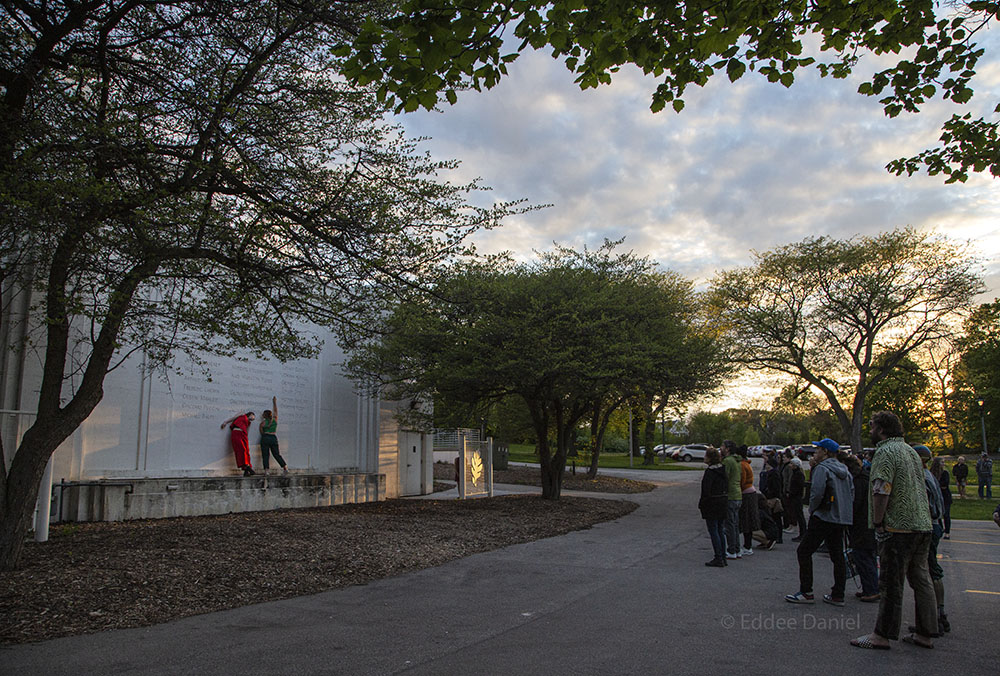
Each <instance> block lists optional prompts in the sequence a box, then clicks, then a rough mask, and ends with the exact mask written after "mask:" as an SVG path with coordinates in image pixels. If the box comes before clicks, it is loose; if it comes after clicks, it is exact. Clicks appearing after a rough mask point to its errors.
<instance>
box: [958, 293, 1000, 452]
mask: <svg viewBox="0 0 1000 676" xmlns="http://www.w3.org/2000/svg"><path fill="white" fill-rule="evenodd" d="M956 347H957V349H958V350H959V354H960V358H959V363H958V366H957V368H956V369H955V388H954V391H953V392H952V393H951V398H950V403H951V405H952V407H953V412H954V416H955V417H956V418H958V420H959V427H960V429H961V435H962V440H963V441H964V444H965V446H966V447H967V448H974V449H982V447H983V430H985V434H986V438H987V442H986V447H987V449H989V448H990V447H991V446H994V445H995V444H996V443H997V440H998V439H1000V301H993V302H991V303H983V304H982V305H980V306H978V307H976V308H975V310H973V312H972V313H971V314H970V315H969V317H968V318H967V320H966V321H965V324H964V333H963V335H962V336H961V337H960V338H959V339H958V340H957V341H956ZM980 402H982V403H981V404H980Z"/></svg>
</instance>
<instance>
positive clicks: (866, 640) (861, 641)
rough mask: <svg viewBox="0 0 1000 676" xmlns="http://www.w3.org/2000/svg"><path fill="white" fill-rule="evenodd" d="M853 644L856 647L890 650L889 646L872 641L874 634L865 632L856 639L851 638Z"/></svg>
mask: <svg viewBox="0 0 1000 676" xmlns="http://www.w3.org/2000/svg"><path fill="white" fill-rule="evenodd" d="M851 645H852V646H854V647H855V648H865V649H867V650H888V649H889V646H887V645H882V644H880V643H872V635H871V634H865V635H864V636H859V637H857V638H855V639H851Z"/></svg>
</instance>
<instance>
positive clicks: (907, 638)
mask: <svg viewBox="0 0 1000 676" xmlns="http://www.w3.org/2000/svg"><path fill="white" fill-rule="evenodd" d="M902 641H903V643H909V644H910V645H917V646H920V647H921V648H928V649H931V648H933V647H934V644H933V643H924V642H923V641H918V640H917V635H916V634H909V635H907V636H904V637H903V638H902Z"/></svg>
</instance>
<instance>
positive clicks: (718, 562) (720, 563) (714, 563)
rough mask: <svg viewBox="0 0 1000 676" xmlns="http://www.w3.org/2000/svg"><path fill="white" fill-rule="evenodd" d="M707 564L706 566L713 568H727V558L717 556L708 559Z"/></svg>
mask: <svg viewBox="0 0 1000 676" xmlns="http://www.w3.org/2000/svg"><path fill="white" fill-rule="evenodd" d="M705 565H706V566H710V567H712V568H725V567H726V560H725V559H719V558H715V559H712V560H711V561H706V562H705Z"/></svg>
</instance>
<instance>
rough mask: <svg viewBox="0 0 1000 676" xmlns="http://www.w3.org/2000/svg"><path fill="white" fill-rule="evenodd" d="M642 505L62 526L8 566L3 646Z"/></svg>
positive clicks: (398, 569) (375, 510)
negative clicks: (12, 566)
mask: <svg viewBox="0 0 1000 676" xmlns="http://www.w3.org/2000/svg"><path fill="white" fill-rule="evenodd" d="M535 471H536V473H537V470H535ZM498 480H499V479H498ZM635 508H636V505H635V503H632V502H627V501H622V500H614V499H610V500H603V499H596V498H584V497H570V496H563V497H562V499H560V500H558V501H550V500H542V499H541V498H539V497H536V496H503V497H497V498H492V499H481V500H464V501H459V500H389V501H385V502H379V503H370V504H363V505H344V506H339V507H328V508H317V509H295V510H280V511H273V512H251V513H241V514H227V515H222V516H203V517H190V518H176V519H155V520H144V521H128V522H118V523H89V524H68V525H65V526H53V530H52V535H51V538H50V540H49V541H48V542H46V543H40V544H39V543H35V542H31V543H28V544H27V545H26V547H25V551H24V555H23V558H22V562H21V563H22V565H21V569H20V570H17V571H13V572H8V573H0V643H4V644H10V643H24V642H30V641H39V640H44V639H48V638H56V637H59V636H69V635H75V634H83V633H91V632H97V631H104V630H108V629H117V628H124V627H138V626H146V625H150V624H157V623H160V622H166V621H168V620H172V619H176V618H179V617H184V616H187V615H196V614H200V613H207V612H212V611H216V610H223V609H227V608H235V607H239V606H245V605H250V604H254V603H262V602H265V601H274V600H278V599H285V598H290V597H294V596H302V595H305V594H314V593H317V592H321V591H326V590H329V589H337V588H340V587H346V586H350V585H357V584H365V583H367V582H371V581H373V580H377V579H381V578H385V577H390V576H394V575H399V574H401V573H404V572H408V571H413V570H419V569H422V568H428V567H431V566H435V565H439V564H441V563H444V562H446V561H449V560H452V559H456V558H461V557H463V556H468V555H469V554H473V553H476V552H483V551H490V550H493V549H499V548H501V547H505V546H508V545H512V544H517V543H521V542H529V541H532V540H538V539H541V538H546V537H551V536H554V535H561V534H563V533H568V532H570V531H574V530H580V529H583V528H588V527H590V526H591V525H592V524H595V523H600V522H603V521H609V520H612V519H616V518H618V517H621V516H623V515H625V514H628V513H629V512H631V511H632V510H634V509H635Z"/></svg>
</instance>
